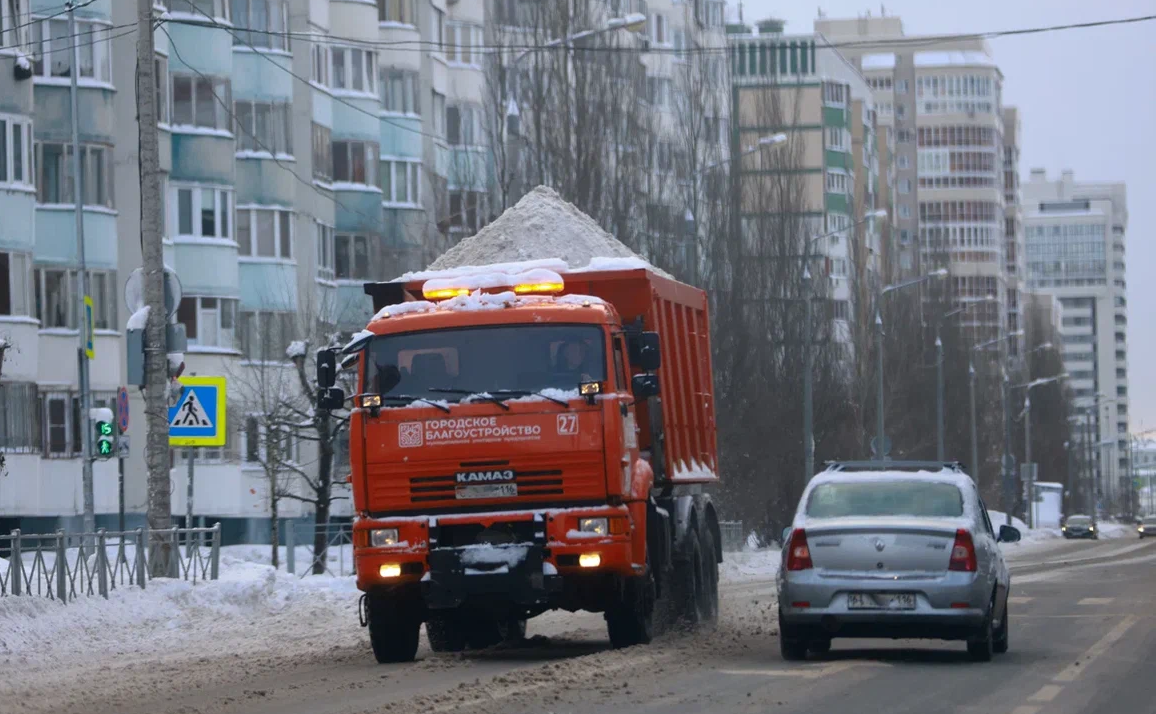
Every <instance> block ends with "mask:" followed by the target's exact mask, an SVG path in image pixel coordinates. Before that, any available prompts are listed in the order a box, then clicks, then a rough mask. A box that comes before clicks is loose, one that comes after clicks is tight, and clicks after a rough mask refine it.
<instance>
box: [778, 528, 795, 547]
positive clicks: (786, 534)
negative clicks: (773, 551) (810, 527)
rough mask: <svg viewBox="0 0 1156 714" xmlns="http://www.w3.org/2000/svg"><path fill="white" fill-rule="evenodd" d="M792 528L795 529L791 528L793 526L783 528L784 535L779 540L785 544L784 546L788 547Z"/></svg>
mask: <svg viewBox="0 0 1156 714" xmlns="http://www.w3.org/2000/svg"><path fill="white" fill-rule="evenodd" d="M792 530H793V529H792V528H791V526H787V527H786V528H784V529H783V537H782V540H780V541H779V542H780V543H782V544H783V547H784V548H785V547H787V539H788V538H790V537H791V531H792Z"/></svg>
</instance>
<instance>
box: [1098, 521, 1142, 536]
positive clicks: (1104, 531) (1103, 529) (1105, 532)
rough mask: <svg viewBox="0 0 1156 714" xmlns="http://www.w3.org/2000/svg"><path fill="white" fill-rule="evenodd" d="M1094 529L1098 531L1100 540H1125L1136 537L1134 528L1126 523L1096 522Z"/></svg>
mask: <svg viewBox="0 0 1156 714" xmlns="http://www.w3.org/2000/svg"><path fill="white" fill-rule="evenodd" d="M1096 528H1097V529H1099V531H1100V537H1101V538H1127V537H1129V536H1135V535H1136V526H1131V525H1128V524H1126V523H1112V522H1110V521H1097V522H1096Z"/></svg>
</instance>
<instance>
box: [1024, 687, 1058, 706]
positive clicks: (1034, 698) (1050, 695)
mask: <svg viewBox="0 0 1156 714" xmlns="http://www.w3.org/2000/svg"><path fill="white" fill-rule="evenodd" d="M1063 690H1064V688H1063V687H1061V686H1060V685H1058V684H1045V685H1044V686H1042V687H1040V691H1038V692H1036V693H1035V694H1033V695H1031V696H1030V697H1028V701H1029V702H1050V701H1052V700H1053V699H1055V698H1056V696H1058V695H1059V693H1060V692H1062V691H1063Z"/></svg>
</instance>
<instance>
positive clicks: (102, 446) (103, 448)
mask: <svg viewBox="0 0 1156 714" xmlns="http://www.w3.org/2000/svg"><path fill="white" fill-rule="evenodd" d="M96 447H97V451H98V452H99V453H100V455H101V456H111V455H112V442H111V441H98V442H97V443H96Z"/></svg>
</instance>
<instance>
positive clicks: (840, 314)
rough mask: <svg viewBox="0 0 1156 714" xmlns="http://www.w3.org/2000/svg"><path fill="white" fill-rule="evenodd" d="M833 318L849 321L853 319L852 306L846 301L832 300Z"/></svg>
mask: <svg viewBox="0 0 1156 714" xmlns="http://www.w3.org/2000/svg"><path fill="white" fill-rule="evenodd" d="M831 317H832V318H833V319H835V320H848V319H850V318H851V305H850V304H849V303H848V302H847V301H846V300H832V301H831Z"/></svg>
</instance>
